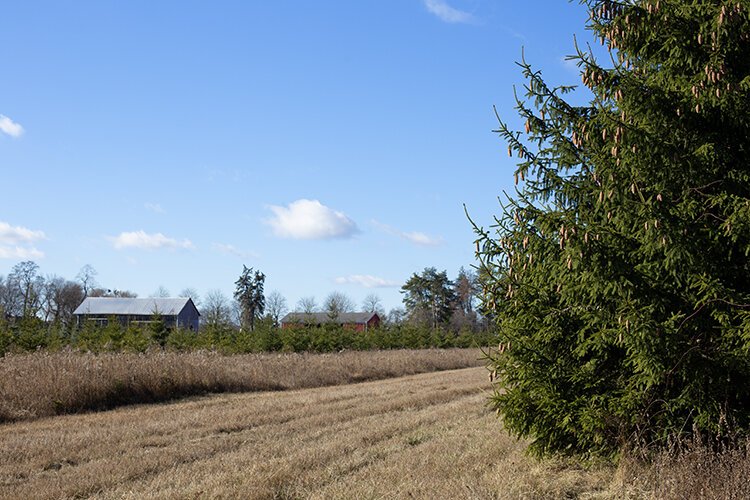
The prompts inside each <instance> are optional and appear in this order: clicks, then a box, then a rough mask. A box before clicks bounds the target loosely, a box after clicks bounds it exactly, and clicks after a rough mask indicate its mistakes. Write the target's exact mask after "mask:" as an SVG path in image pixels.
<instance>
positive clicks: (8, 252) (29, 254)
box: [0, 245, 44, 260]
mask: <svg viewBox="0 0 750 500" xmlns="http://www.w3.org/2000/svg"><path fill="white" fill-rule="evenodd" d="M42 258H44V252H42V251H40V250H37V249H36V248H34V247H19V246H14V247H8V246H3V245H0V259H22V260H32V259H42Z"/></svg>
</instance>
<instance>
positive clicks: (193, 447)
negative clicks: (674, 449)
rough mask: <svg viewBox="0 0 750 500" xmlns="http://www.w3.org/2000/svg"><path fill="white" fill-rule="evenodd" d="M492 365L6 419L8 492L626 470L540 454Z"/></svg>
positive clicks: (588, 490) (506, 483)
mask: <svg viewBox="0 0 750 500" xmlns="http://www.w3.org/2000/svg"><path fill="white" fill-rule="evenodd" d="M485 388H488V382H487V378H486V372H485V370H484V369H483V368H468V369H463V370H454V371H444V372H437V373H430V374H421V375H413V376H408V377H403V378H396V379H389V380H384V381H377V382H367V383H362V384H352V385H345V386H336V387H328V388H315V389H305V390H291V391H286V392H263V393H251V394H228V395H227V394H224V395H215V396H210V397H201V398H194V399H192V400H183V401H179V402H172V403H167V404H159V405H144V406H133V407H127V408H120V409H117V410H113V411H109V412H100V413H89V414H83V415H67V416H59V417H53V418H48V419H40V420H37V421H32V422H16V423H8V424H4V425H1V426H0V478H2V479H0V498H20V497H28V496H33V497H37V498H73V497H76V498H84V497H93V498H198V497H200V498H238V497H242V498H320V499H323V498H326V499H327V498H425V499H426V498H565V497H569V498H572V497H585V496H586V495H589V496H592V495H598V494H601V493H603V492H605V491H606V488H607V487H608V485H609V483H610V481H611V479H612V476H613V473H614V471H613V470H611V469H608V468H606V467H605V468H599V469H589V470H583V469H581V468H580V467H577V466H575V464H570V463H564V462H560V461H547V462H537V461H535V460H533V459H530V458H527V457H526V456H525V454H524V451H523V450H524V448H525V444H526V443H524V442H522V441H516V440H514V439H512V438H509V437H508V436H507V435H506V434H505V433H504V432H503V430H502V428H501V426H500V425H499V423H498V421H497V418H496V417H495V416H494V415H493V414H491V413H490V412H488V411H487V410H486V409H485V408H484V400H485V398H486V395H485V394H484V393H483V392H482V389H485Z"/></svg>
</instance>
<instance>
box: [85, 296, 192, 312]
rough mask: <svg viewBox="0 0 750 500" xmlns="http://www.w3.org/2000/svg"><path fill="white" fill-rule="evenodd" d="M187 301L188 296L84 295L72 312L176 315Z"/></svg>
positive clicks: (188, 300)
mask: <svg viewBox="0 0 750 500" xmlns="http://www.w3.org/2000/svg"><path fill="white" fill-rule="evenodd" d="M188 302H190V303H192V301H191V300H190V299H189V298H176V299H175V298H170V299H161V298H148V299H130V298H120V297H86V298H85V299H84V301H83V302H82V303H81V305H80V306H78V308H77V309H76V310H75V311H74V312H73V314H96V315H101V316H118V315H130V316H150V315H152V314H154V313H159V314H161V315H163V316H176V315H178V314H180V311H182V310H183V309H184V308H185V306H186V305H187V304H188ZM193 307H195V305H193Z"/></svg>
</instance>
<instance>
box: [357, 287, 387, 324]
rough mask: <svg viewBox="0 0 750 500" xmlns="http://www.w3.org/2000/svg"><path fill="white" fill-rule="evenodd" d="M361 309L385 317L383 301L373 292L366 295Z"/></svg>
mask: <svg viewBox="0 0 750 500" xmlns="http://www.w3.org/2000/svg"><path fill="white" fill-rule="evenodd" d="M362 310H363V311H365V312H373V313H376V314H377V315H378V316H380V317H381V318H383V319H384V318H385V309H384V308H383V302H382V301H381V300H380V297H379V296H378V295H377V294H375V293H371V294H369V295H368V296H367V297H365V300H363V301H362Z"/></svg>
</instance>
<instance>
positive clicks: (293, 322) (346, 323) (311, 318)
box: [281, 312, 380, 332]
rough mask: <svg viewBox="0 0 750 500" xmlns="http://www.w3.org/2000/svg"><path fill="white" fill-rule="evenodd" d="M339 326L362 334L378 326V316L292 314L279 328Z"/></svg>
mask: <svg viewBox="0 0 750 500" xmlns="http://www.w3.org/2000/svg"><path fill="white" fill-rule="evenodd" d="M330 323H332V324H335V325H341V326H343V327H344V328H351V329H352V330H356V331H358V332H364V331H367V330H370V329H372V328H378V327H379V326H380V316H378V314H377V313H374V312H372V313H362V312H359V313H340V314H339V315H338V316H336V317H331V315H330V314H329V313H324V312H322V313H303V312H302V313H299V312H293V313H289V314H287V315H286V316H284V317H283V318H282V320H281V328H292V327H295V326H300V325H309V326H318V327H319V326H323V325H325V324H330Z"/></svg>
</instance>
